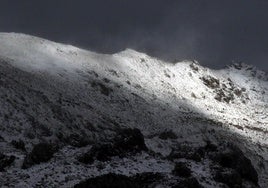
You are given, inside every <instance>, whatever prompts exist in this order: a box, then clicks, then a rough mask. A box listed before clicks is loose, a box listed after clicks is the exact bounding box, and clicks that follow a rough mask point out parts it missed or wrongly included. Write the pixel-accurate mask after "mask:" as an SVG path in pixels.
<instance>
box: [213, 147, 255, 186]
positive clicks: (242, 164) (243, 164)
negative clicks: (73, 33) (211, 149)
mask: <svg viewBox="0 0 268 188" xmlns="http://www.w3.org/2000/svg"><path fill="white" fill-rule="evenodd" d="M210 157H211V159H212V160H213V161H215V162H216V163H218V164H220V165H221V166H222V167H225V168H231V169H234V170H236V171H237V172H238V173H239V174H240V176H241V177H242V178H244V179H246V180H248V181H251V182H253V183H255V184H256V185H258V174H257V171H256V170H255V168H254V167H253V165H252V164H251V161H250V160H249V159H248V158H246V157H245V155H244V154H243V152H242V151H241V150H240V149H239V148H238V147H236V146H234V145H231V144H228V145H227V147H226V148H221V151H220V152H216V153H214V154H211V155H210Z"/></svg>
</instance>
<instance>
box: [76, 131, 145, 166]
mask: <svg viewBox="0 0 268 188" xmlns="http://www.w3.org/2000/svg"><path fill="white" fill-rule="evenodd" d="M147 150H148V149H147V147H146V145H145V142H144V137H143V135H142V133H141V132H140V130H139V129H123V130H120V131H119V132H118V134H117V136H116V137H115V138H114V139H113V140H112V141H110V143H105V144H101V145H96V144H95V145H93V147H92V148H91V149H90V150H89V151H88V152H86V153H85V154H83V155H81V156H80V157H78V160H79V161H80V162H82V163H85V164H91V163H93V162H94V161H95V160H99V161H108V160H110V159H111V157H115V156H119V157H121V158H122V157H125V156H127V155H128V154H136V153H139V152H141V151H147Z"/></svg>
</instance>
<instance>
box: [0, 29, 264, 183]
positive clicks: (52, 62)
mask: <svg viewBox="0 0 268 188" xmlns="http://www.w3.org/2000/svg"><path fill="white" fill-rule="evenodd" d="M0 44H1V45H0V59H1V61H0V67H1V69H0V89H1V90H0V95H1V98H0V104H1V106H5V108H3V109H2V110H1V111H0V113H1V116H0V122H1V124H2V127H1V135H0V136H1V137H2V138H3V139H4V142H2V143H1V144H2V145H3V148H5V149H3V151H1V152H3V153H10V154H11V153H12V154H14V153H15V155H17V158H18V159H20V160H18V162H17V164H14V165H13V167H12V168H11V171H10V172H9V173H7V174H6V177H9V178H12V179H13V180H16V179H17V178H18V177H19V176H18V177H16V176H12V175H11V174H12V172H13V171H12V170H16V169H17V168H18V167H19V166H20V165H19V163H21V162H19V161H21V160H22V159H23V158H24V156H25V153H23V152H19V151H17V150H14V149H13V148H12V147H11V146H10V142H12V141H13V140H18V138H19V139H21V140H23V141H24V142H25V143H26V150H27V151H30V150H31V149H32V148H33V146H34V145H35V144H38V143H39V142H44V141H45V142H52V143H53V142H57V143H59V144H60V145H62V147H63V148H62V152H63V151H65V150H66V151H67V150H68V145H72V143H71V142H75V141H76V140H77V138H78V140H79V139H80V140H83V139H84V138H87V139H88V140H87V139H86V140H85V142H86V143H88V144H89V143H92V142H97V143H98V142H102V141H103V140H106V139H107V137H111V135H113V134H114V133H113V131H114V129H117V128H119V127H131V128H139V129H140V130H141V131H142V133H143V134H144V136H145V141H146V144H147V145H148V146H149V148H151V150H154V151H155V152H160V153H162V154H163V155H168V153H169V152H170V150H171V148H172V147H173V146H172V144H171V143H169V142H168V143H163V142H162V141H161V140H160V141H159V140H157V139H155V138H152V139H150V138H151V137H152V136H153V135H154V134H159V133H160V132H162V131H165V130H166V129H167V130H169V129H170V130H172V131H174V132H175V133H176V134H177V136H178V137H179V139H177V140H178V142H179V143H181V142H184V141H187V142H191V143H193V144H194V145H198V144H200V143H203V144H204V143H205V141H206V140H212V141H215V142H220V141H221V139H224V140H229V141H231V142H237V144H238V145H239V146H240V147H241V148H242V150H243V151H244V152H245V154H246V156H247V157H249V158H251V159H252V163H253V164H254V166H255V167H256V168H257V171H258V173H259V178H260V181H259V182H260V185H265V183H267V182H268V175H267V172H266V170H265V169H262V168H260V167H258V165H259V163H264V165H265V166H267V161H268V155H267V154H268V152H267V151H268V149H267V139H266V135H267V133H268V128H267V124H268V116H267V114H268V112H267V109H268V108H267V103H268V96H267V92H268V83H267V77H266V76H267V74H265V73H264V72H262V71H258V70H256V69H255V68H251V67H249V66H247V65H244V64H243V65H241V66H240V65H233V66H231V67H229V68H228V69H222V70H210V69H209V68H205V67H202V66H201V65H199V64H198V63H197V62H196V61H184V62H178V63H176V64H172V63H168V62H163V61H161V60H159V59H157V58H153V57H150V56H148V55H146V54H143V53H140V52H136V51H134V50H131V49H126V50H125V51H122V52H119V53H116V54H111V55H109V54H104V55H103V54H97V53H94V52H89V51H86V50H83V49H79V48H76V47H73V46H71V45H63V44H59V43H54V42H51V41H47V40H44V39H41V38H37V37H32V36H28V35H23V34H14V33H13V34H8V33H4V34H0ZM93 120H94V121H93ZM211 131H214V132H215V131H216V135H210V134H211ZM73 135H75V136H73ZM32 137H34V138H33V139H31V138H32ZM76 137H77V138H76ZM227 138H228V139H227ZM243 142H244V143H243ZM157 144H160V145H161V144H162V145H165V146H166V147H167V148H166V149H159V148H158V147H157ZM89 145H90V144H89ZM85 147H87V146H85ZM76 150H77V149H71V150H69V151H70V152H74V151H76ZM65 155H66V154H65ZM68 160H70V161H73V160H74V159H73V158H71V157H70V156H69V155H68ZM165 165H167V166H169V165H170V163H169V162H168V163H165ZM48 166H50V164H48ZM48 166H46V165H40V166H39V167H33V168H34V169H35V170H38V169H42V171H43V172H45V171H46V170H45V169H47V168H48ZM78 166H79V165H78ZM78 166H76V168H78V169H79V168H80V167H78ZM81 168H82V167H81ZM83 168H84V167H83ZM83 168H82V169H83ZM266 168H267V167H266ZM48 169H50V167H49V168H48ZM141 169H142V168H141ZM30 170H31V169H30ZM80 170H81V169H80ZM80 170H78V172H79V171H80ZM48 171H49V170H48ZM130 171H131V170H130ZM141 171H142V170H141ZM19 173H21V174H20V175H23V174H24V175H25V173H28V172H19ZM72 173H74V172H72ZM16 181H19V180H18V179H17V180H16ZM16 181H15V182H16ZM32 181H33V182H34V178H32V177H31V178H28V180H27V181H26V182H28V185H29V184H32V183H33V182H32ZM0 182H1V180H0ZM70 182H72V183H71V184H73V183H75V182H76V183H77V181H75V180H72V181H70ZM70 182H69V183H70ZM15 184H16V183H15ZM0 185H1V184H0ZM16 185H18V184H16ZM55 186H56V185H55ZM65 186H66V184H65ZM206 186H208V187H209V185H206ZM211 186H212V187H213V186H217V185H216V184H214V185H211Z"/></svg>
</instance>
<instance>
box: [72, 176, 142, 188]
mask: <svg viewBox="0 0 268 188" xmlns="http://www.w3.org/2000/svg"><path fill="white" fill-rule="evenodd" d="M74 188H140V186H139V185H138V183H136V182H135V181H134V180H133V179H131V178H130V177H127V176H124V175H119V174H112V173H110V174H105V175H101V176H97V177H94V178H89V179H88V180H86V181H83V182H81V183H79V184H77V185H75V186H74Z"/></svg>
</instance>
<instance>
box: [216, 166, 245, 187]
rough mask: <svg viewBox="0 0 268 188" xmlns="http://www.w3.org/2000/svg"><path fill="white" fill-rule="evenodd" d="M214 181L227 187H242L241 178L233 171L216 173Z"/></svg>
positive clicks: (227, 170)
mask: <svg viewBox="0 0 268 188" xmlns="http://www.w3.org/2000/svg"><path fill="white" fill-rule="evenodd" d="M214 179H215V180H216V181H218V182H221V183H224V184H226V185H228V186H229V187H237V188H238V187H241V186H242V178H241V176H240V174H239V173H238V172H236V171H235V170H233V169H226V170H224V171H218V172H217V173H216V175H215V177H214Z"/></svg>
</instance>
